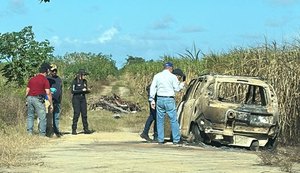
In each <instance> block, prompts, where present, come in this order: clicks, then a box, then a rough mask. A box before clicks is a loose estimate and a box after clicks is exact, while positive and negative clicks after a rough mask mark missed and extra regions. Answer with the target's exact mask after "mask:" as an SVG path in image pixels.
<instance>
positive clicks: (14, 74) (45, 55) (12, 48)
mask: <svg viewBox="0 0 300 173" xmlns="http://www.w3.org/2000/svg"><path fill="white" fill-rule="evenodd" d="M53 51H54V48H53V47H52V46H50V42H49V41H48V40H45V41H42V42H37V41H35V40H34V33H33V32H32V27H31V26H27V27H25V28H23V29H22V30H21V31H20V32H12V33H5V34H1V33H0V61H1V62H2V63H4V67H3V68H2V69H1V72H2V74H3V76H4V77H5V78H6V79H7V82H8V83H9V82H16V83H17V85H18V86H22V85H24V84H25V82H26V81H27V80H28V79H29V77H31V76H33V75H34V74H35V73H37V71H38V68H39V66H40V65H41V64H42V63H43V62H45V61H47V60H48V59H49V58H50V57H52V56H53V55H52V52H53Z"/></svg>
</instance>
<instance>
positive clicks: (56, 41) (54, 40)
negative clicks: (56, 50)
mask: <svg viewBox="0 0 300 173" xmlns="http://www.w3.org/2000/svg"><path fill="white" fill-rule="evenodd" d="M49 41H50V43H51V44H53V46H54V47H59V46H60V45H61V44H62V41H61V39H60V38H59V37H58V36H52V37H51V38H50V40H49Z"/></svg>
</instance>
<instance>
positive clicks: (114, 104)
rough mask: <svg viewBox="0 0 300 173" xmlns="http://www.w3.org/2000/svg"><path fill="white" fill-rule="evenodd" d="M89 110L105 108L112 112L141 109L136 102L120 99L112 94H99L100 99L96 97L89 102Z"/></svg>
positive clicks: (127, 111) (129, 111)
mask: <svg viewBox="0 0 300 173" xmlns="http://www.w3.org/2000/svg"><path fill="white" fill-rule="evenodd" d="M90 109H91V110H101V109H105V110H108V111H111V112H113V113H126V114H129V113H136V112H139V111H141V107H140V105H139V104H138V103H132V102H130V101H126V100H123V99H121V97H120V96H118V95H117V94H114V93H113V95H112V96H101V98H100V99H96V100H94V101H93V103H92V104H90Z"/></svg>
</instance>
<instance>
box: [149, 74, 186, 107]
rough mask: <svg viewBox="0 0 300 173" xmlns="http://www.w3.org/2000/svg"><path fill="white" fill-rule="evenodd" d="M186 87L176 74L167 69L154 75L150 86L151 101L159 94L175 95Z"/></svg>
mask: <svg viewBox="0 0 300 173" xmlns="http://www.w3.org/2000/svg"><path fill="white" fill-rule="evenodd" d="M183 87H184V83H183V82H181V83H180V82H179V80H178V79H177V77H176V75H174V74H173V73H171V72H170V71H169V70H167V69H165V70H163V71H162V72H159V73H157V74H156V75H154V77H153V80H152V83H151V86H150V95H149V96H150V97H149V101H152V100H153V99H154V97H155V94H157V96H175V92H178V91H180V90H181V89H182V88H183Z"/></svg>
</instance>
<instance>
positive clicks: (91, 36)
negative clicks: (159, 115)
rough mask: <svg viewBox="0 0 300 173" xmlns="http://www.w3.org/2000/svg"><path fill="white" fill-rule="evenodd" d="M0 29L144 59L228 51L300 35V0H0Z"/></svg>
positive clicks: (62, 46)
mask: <svg viewBox="0 0 300 173" xmlns="http://www.w3.org/2000/svg"><path fill="white" fill-rule="evenodd" d="M0 4H1V6H0V23H1V25H0V33H2V34H3V33H6V32H13V31H20V30H21V29H23V28H24V27H25V26H32V27H33V32H34V33H35V36H36V39H37V40H38V41H42V40H45V39H47V40H49V41H50V43H51V45H52V46H54V47H55V52H54V54H55V55H64V54H65V53H67V52H68V53H71V52H92V53H102V54H106V55H112V58H113V59H114V60H115V61H116V62H117V66H119V67H120V66H122V65H123V64H124V63H125V62H126V58H128V57H127V56H128V55H130V56H136V57H143V58H144V59H146V60H150V59H155V60H156V59H160V57H162V56H164V55H170V56H177V55H178V53H185V52H186V51H185V50H186V49H188V50H191V49H192V47H193V45H194V44H195V45H196V47H197V48H198V49H200V50H201V51H202V52H203V53H210V52H216V53H218V52H227V51H228V50H231V49H232V48H235V47H250V46H257V45H258V44H262V43H264V42H265V38H266V39H267V40H268V41H276V42H278V43H284V42H290V41H291V40H294V39H298V38H299V33H300V0H187V1H184V0H151V1H150V0H106V1H104V0H102V1H100V0H51V1H50V3H40V2H39V0H0Z"/></svg>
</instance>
